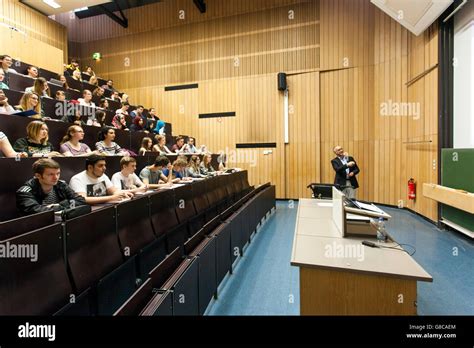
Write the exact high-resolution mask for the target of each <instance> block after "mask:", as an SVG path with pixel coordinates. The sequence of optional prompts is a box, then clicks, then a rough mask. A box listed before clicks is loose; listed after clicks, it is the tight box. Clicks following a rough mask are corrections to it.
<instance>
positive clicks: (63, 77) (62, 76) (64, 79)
mask: <svg viewBox="0 0 474 348" xmlns="http://www.w3.org/2000/svg"><path fill="white" fill-rule="evenodd" d="M59 81H61V83H62V84H63V88H64V89H65V90H66V91H67V90H68V89H69V85H68V84H67V80H66V76H64V75H60V76H59Z"/></svg>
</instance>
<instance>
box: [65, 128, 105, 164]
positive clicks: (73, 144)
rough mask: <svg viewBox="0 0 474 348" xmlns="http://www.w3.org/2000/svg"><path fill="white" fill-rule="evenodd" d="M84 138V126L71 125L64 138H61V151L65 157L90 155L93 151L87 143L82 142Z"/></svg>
mask: <svg viewBox="0 0 474 348" xmlns="http://www.w3.org/2000/svg"><path fill="white" fill-rule="evenodd" d="M83 139H84V130H83V129H82V127H80V126H77V125H74V126H70V127H69V128H68V129H67V133H66V135H65V136H64V138H63V140H61V145H60V147H59V151H60V152H61V153H62V154H63V156H65V157H79V156H81V157H84V156H90V155H91V154H92V153H93V152H92V151H91V149H90V147H89V146H88V145H87V144H84V143H81V140H83ZM97 154H99V152H97Z"/></svg>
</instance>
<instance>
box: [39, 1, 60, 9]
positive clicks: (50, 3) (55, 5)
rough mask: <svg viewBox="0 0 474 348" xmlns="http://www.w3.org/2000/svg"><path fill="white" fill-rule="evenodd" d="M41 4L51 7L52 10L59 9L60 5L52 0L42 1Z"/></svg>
mask: <svg viewBox="0 0 474 348" xmlns="http://www.w3.org/2000/svg"><path fill="white" fill-rule="evenodd" d="M43 2H44V3H45V4H46V5H48V6H51V7H52V8H60V7H61V5H59V4H58V3H57V2H56V1H54V0H43Z"/></svg>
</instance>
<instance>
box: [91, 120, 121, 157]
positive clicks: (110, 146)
mask: <svg viewBox="0 0 474 348" xmlns="http://www.w3.org/2000/svg"><path fill="white" fill-rule="evenodd" d="M114 140H115V129H113V128H112V127H103V128H102V129H101V130H100V132H99V141H98V142H97V143H95V148H96V149H97V150H98V151H99V152H101V153H102V154H106V155H107V156H126V155H128V152H127V151H126V150H122V148H121V147H120V146H119V145H118V144H117V143H115V142H114Z"/></svg>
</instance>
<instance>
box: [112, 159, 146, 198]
mask: <svg viewBox="0 0 474 348" xmlns="http://www.w3.org/2000/svg"><path fill="white" fill-rule="evenodd" d="M136 170H137V161H136V160H135V158H133V157H129V156H125V157H122V159H121V160H120V172H117V173H115V174H114V175H112V184H113V185H114V186H115V188H117V189H119V190H124V191H128V192H131V193H133V194H135V193H136V192H145V191H146V190H147V189H148V185H146V184H144V183H143V181H141V180H140V178H139V177H138V176H137V174H135V171H136Z"/></svg>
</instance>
